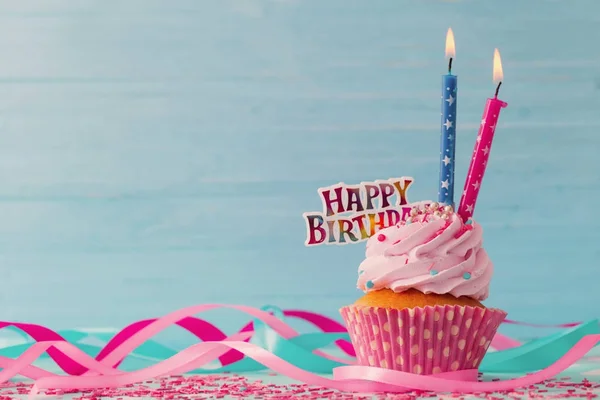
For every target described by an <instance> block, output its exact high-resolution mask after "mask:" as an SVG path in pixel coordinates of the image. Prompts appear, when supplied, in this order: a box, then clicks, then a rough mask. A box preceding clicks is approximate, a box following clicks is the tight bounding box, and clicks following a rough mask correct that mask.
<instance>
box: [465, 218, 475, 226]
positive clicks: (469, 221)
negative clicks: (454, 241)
mask: <svg viewBox="0 0 600 400" xmlns="http://www.w3.org/2000/svg"><path fill="white" fill-rule="evenodd" d="M472 223H473V220H472V219H471V218H469V219H468V220H467V222H465V225H471V224H472Z"/></svg>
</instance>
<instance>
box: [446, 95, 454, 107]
mask: <svg viewBox="0 0 600 400" xmlns="http://www.w3.org/2000/svg"><path fill="white" fill-rule="evenodd" d="M446 101H447V102H448V105H449V106H451V105H452V103H454V97H452V95H450V97H448V98H447V99H446Z"/></svg>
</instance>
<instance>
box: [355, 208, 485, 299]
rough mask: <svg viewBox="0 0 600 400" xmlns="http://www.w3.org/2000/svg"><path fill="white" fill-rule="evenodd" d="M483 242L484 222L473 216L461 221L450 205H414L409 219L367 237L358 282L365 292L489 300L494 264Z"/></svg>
mask: <svg viewBox="0 0 600 400" xmlns="http://www.w3.org/2000/svg"><path fill="white" fill-rule="evenodd" d="M482 243H483V230H482V228H481V226H480V225H479V224H477V223H476V222H475V221H473V220H471V219H470V220H467V221H466V222H464V223H463V221H462V219H461V217H460V216H459V215H457V214H456V213H454V212H453V210H452V207H449V206H446V207H441V206H439V205H438V204H437V203H432V204H430V205H429V206H424V207H415V208H413V209H412V210H411V214H410V216H409V217H408V218H407V220H406V222H405V221H402V222H400V223H398V224H397V225H395V226H391V227H388V228H385V229H382V230H381V231H379V232H377V233H376V234H375V235H373V236H372V237H371V238H370V239H369V240H368V241H367V252H366V259H365V260H364V261H363V262H362V263H361V264H360V266H359V268H358V283H357V286H358V288H359V289H361V290H363V291H364V292H369V291H373V290H379V289H384V288H388V289H391V290H393V291H394V292H397V293H399V292H403V291H405V290H408V289H416V290H419V291H421V292H423V293H437V294H445V293H449V294H451V295H453V296H455V297H460V296H469V297H472V298H474V299H476V300H485V299H486V298H487V297H488V294H489V285H490V279H491V277H492V274H493V271H494V267H493V265H492V262H491V261H490V259H489V257H488V255H487V253H486V251H485V250H484V249H483V248H482V247H481V246H482Z"/></svg>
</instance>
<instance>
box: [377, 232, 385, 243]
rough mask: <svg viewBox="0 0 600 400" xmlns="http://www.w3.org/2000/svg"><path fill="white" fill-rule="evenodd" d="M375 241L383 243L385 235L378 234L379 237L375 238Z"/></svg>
mask: <svg viewBox="0 0 600 400" xmlns="http://www.w3.org/2000/svg"><path fill="white" fill-rule="evenodd" d="M377 240H379V241H380V242H383V241H385V235H384V234H383V233H382V234H379V235H378V236H377Z"/></svg>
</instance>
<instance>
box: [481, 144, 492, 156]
mask: <svg viewBox="0 0 600 400" xmlns="http://www.w3.org/2000/svg"><path fill="white" fill-rule="evenodd" d="M481 151H483V154H485V155H486V156H487V153H489V152H490V148H489V147H488V146H485V147H484V148H483V149H481Z"/></svg>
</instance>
